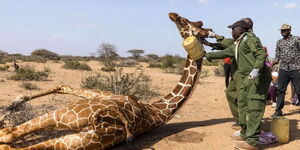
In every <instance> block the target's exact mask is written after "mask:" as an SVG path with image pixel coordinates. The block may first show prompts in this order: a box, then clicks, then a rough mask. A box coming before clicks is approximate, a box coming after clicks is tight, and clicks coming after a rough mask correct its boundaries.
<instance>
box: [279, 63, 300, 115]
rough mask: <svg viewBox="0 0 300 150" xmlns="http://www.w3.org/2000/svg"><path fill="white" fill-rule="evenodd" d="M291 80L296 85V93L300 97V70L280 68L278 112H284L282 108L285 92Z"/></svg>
mask: <svg viewBox="0 0 300 150" xmlns="http://www.w3.org/2000/svg"><path fill="white" fill-rule="evenodd" d="M290 81H291V82H292V84H293V85H294V90H295V93H296V94H297V96H298V98H299V97H300V70H293V71H285V70H282V69H280V70H279V76H278V93H277V102H276V103H277V106H276V110H275V111H276V112H278V113H282V111H281V110H282V108H283V107H284V97H285V92H286V89H287V86H288V84H289V82H290Z"/></svg>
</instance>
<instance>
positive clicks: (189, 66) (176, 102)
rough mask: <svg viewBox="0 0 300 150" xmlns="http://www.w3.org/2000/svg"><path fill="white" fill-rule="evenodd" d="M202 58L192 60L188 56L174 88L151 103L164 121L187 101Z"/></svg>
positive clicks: (199, 69)
mask: <svg viewBox="0 0 300 150" xmlns="http://www.w3.org/2000/svg"><path fill="white" fill-rule="evenodd" d="M201 67H202V59H200V60H197V61H194V60H192V59H190V58H189V57H188V59H187V60H186V65H185V68H184V72H183V74H182V76H181V79H180V81H179V82H178V83H177V85H176V86H175V88H174V89H173V90H172V91H171V92H170V93H169V94H167V95H166V96H164V97H163V98H162V99H160V100H158V101H156V102H154V103H151V104H150V105H151V106H153V107H154V109H155V110H156V112H157V113H158V114H159V116H163V117H161V118H162V119H163V122H164V123H166V122H167V121H168V120H170V119H171V118H172V117H173V116H174V114H175V113H176V112H177V111H178V110H179V109H180V108H181V107H182V106H183V104H185V102H187V100H188V98H189V96H190V95H191V93H192V91H193V89H194V85H195V83H196V81H197V79H198V74H199V73H200V71H201Z"/></svg>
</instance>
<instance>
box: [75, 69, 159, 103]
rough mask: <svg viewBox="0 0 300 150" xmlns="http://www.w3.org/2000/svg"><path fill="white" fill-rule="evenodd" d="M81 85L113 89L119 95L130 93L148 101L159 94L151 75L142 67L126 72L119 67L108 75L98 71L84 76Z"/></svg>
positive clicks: (105, 89)
mask: <svg viewBox="0 0 300 150" xmlns="http://www.w3.org/2000/svg"><path fill="white" fill-rule="evenodd" d="M81 87H83V88H89V89H99V90H102V91H111V92H112V93H114V94H117V95H130V96H134V97H137V98H140V99H142V100H146V101H147V100H149V99H150V98H152V97H153V96H158V94H157V92H155V91H154V89H153V88H152V87H151V79H150V76H147V75H145V74H144V73H143V70H142V69H140V68H136V71H135V72H131V73H125V72H124V71H123V69H122V68H117V70H116V71H115V72H110V73H109V74H108V75H102V74H100V73H96V74H95V75H91V76H88V77H86V78H84V79H83V80H82V82H81Z"/></svg>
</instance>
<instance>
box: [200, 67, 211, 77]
mask: <svg viewBox="0 0 300 150" xmlns="http://www.w3.org/2000/svg"><path fill="white" fill-rule="evenodd" d="M208 73H209V70H208V69H205V68H202V70H201V74H200V78H205V77H208Z"/></svg>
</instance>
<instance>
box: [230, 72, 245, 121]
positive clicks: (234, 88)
mask: <svg viewBox="0 0 300 150" xmlns="http://www.w3.org/2000/svg"><path fill="white" fill-rule="evenodd" d="M241 81H242V79H241V74H240V73H239V72H237V71H235V72H234V73H233V78H232V79H231V80H230V82H229V85H228V88H227V90H226V98H227V102H228V105H229V109H230V111H231V114H232V116H233V118H234V119H235V121H236V122H237V123H238V122H239V113H238V102H237V100H238V95H239V94H238V93H239V91H240V84H241Z"/></svg>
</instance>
